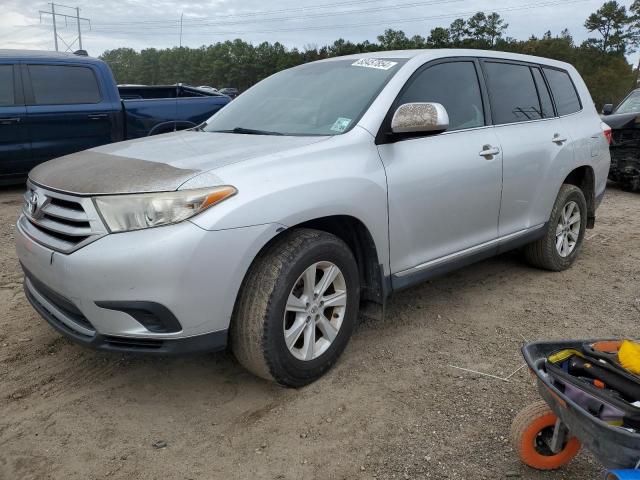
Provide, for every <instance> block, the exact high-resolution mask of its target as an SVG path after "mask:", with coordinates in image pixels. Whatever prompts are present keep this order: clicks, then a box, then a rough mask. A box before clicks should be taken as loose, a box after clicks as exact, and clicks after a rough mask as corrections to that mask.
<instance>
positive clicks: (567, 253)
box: [524, 184, 588, 272]
mask: <svg viewBox="0 0 640 480" xmlns="http://www.w3.org/2000/svg"><path fill="white" fill-rule="evenodd" d="M587 215H588V213H587V201H586V200H585V198H584V194H583V193H582V190H580V189H579V188H578V187H576V186H575V185H568V184H564V185H562V187H561V188H560V192H559V193H558V197H557V198H556V202H555V203H554V205H553V209H552V210H551V216H550V218H549V224H548V225H547V228H546V231H545V234H544V237H542V238H540V239H539V240H537V241H535V242H533V243H530V244H529V245H526V246H525V247H524V255H525V258H526V260H527V261H528V262H529V263H530V264H531V265H533V266H534V267H538V268H544V269H546V270H551V271H554V272H559V271H562V270H566V269H567V268H569V267H570V266H571V265H572V264H573V262H574V261H575V259H576V257H577V256H578V252H579V251H580V247H581V246H582V241H583V240H584V233H585V230H586V228H587Z"/></svg>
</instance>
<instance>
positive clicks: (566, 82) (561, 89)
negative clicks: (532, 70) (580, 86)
mask: <svg viewBox="0 0 640 480" xmlns="http://www.w3.org/2000/svg"><path fill="white" fill-rule="evenodd" d="M544 74H545V75H546V77H547V81H548V82H549V86H550V87H551V93H552V94H553V99H554V100H555V101H556V108H557V109H558V115H569V114H570V113H575V112H577V111H579V110H580V109H581V108H582V105H581V104H580V98H579V97H578V92H576V87H575V86H574V85H573V82H572V81H571V77H569V74H568V73H567V72H565V71H563V70H555V69H552V68H545V69H544Z"/></svg>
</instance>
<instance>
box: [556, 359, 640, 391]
mask: <svg viewBox="0 0 640 480" xmlns="http://www.w3.org/2000/svg"><path fill="white" fill-rule="evenodd" d="M568 373H569V374H571V375H575V376H585V377H589V378H592V379H594V380H600V381H601V382H603V383H604V384H605V386H607V387H608V388H611V389H613V390H615V391H617V392H618V393H620V395H621V396H622V397H623V398H624V399H625V400H627V401H628V402H630V403H633V402H637V401H638V400H640V384H638V383H635V382H633V381H632V380H629V379H627V378H624V377H622V376H620V375H618V374H616V373H615V372H612V371H610V370H607V369H606V368H604V367H601V366H599V365H596V364H595V363H593V362H590V361H588V360H585V359H584V358H580V357H578V356H573V357H571V359H569V368H568Z"/></svg>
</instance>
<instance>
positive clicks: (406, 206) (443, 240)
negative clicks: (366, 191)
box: [378, 60, 502, 273]
mask: <svg viewBox="0 0 640 480" xmlns="http://www.w3.org/2000/svg"><path fill="white" fill-rule="evenodd" d="M477 73H478V71H477V65H476V63H475V62H474V61H471V60H469V61H456V62H451V61H445V62H440V63H437V64H435V65H429V66H427V67H425V68H424V70H422V71H419V72H417V73H416V74H414V76H413V77H412V78H411V79H410V80H409V82H408V83H407V86H405V89H404V91H403V92H401V94H400V96H399V98H398V99H397V100H396V105H395V107H397V106H399V105H400V104H403V103H409V102H413V101H428V102H438V103H441V104H442V105H444V107H445V108H446V109H447V112H448V114H449V117H450V129H449V130H448V131H446V132H444V133H441V134H439V135H432V136H426V137H421V138H411V139H398V140H397V141H394V142H391V143H383V144H381V145H379V146H378V148H379V152H380V156H381V158H382V161H383V163H384V166H385V169H386V173H387V182H388V191H389V193H388V195H389V240H390V257H391V259H390V261H391V272H392V273H398V272H403V271H406V270H408V269H411V268H412V267H416V266H420V265H423V264H424V263H426V262H430V261H432V260H436V259H439V258H441V257H444V256H446V255H449V254H452V253H455V252H460V251H462V250H465V249H468V248H470V247H474V246H478V245H481V244H483V243H486V242H489V241H492V240H494V239H496V238H497V225H498V215H499V209H500V191H501V183H502V155H501V150H500V148H499V144H498V141H497V138H496V136H495V133H494V131H493V128H492V127H488V126H485V124H486V123H487V122H486V116H485V114H484V111H483V102H482V94H481V89H480V83H479V79H478V77H477ZM395 107H394V108H395Z"/></svg>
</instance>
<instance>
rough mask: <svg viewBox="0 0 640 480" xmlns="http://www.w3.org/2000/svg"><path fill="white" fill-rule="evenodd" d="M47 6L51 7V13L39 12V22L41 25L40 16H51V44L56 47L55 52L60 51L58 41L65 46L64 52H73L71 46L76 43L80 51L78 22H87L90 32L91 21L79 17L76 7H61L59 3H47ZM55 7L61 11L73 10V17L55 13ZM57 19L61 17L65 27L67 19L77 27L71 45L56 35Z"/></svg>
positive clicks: (80, 39)
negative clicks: (76, 33) (76, 34)
mask: <svg viewBox="0 0 640 480" xmlns="http://www.w3.org/2000/svg"><path fill="white" fill-rule="evenodd" d="M49 5H51V11H50V12H48V11H46V10H40V11H39V12H40V22H41V23H42V16H43V15H51V20H52V24H53V43H54V44H55V46H56V52H58V51H60V49H59V48H58V40H60V41H61V42H62V43H64V46H65V50H64V51H65V52H71V51H73V46H74V45H75V43H76V42H78V49H79V50H82V26H81V24H80V22H87V23H88V24H89V30H91V20H89V19H88V18H83V17H81V16H80V8H78V7H70V6H68V5H61V4H59V3H53V2H52V3H49ZM56 7H60V8H63V9H71V10H75V12H76V14H75V15H67V14H65V13H59V12H56ZM58 17H62V18H63V19H64V24H65V27H67V26H68V25H69V19H73V21H75V22H76V25H77V27H78V36H77V37H75V38H74V39H73V41H72V42H71V43H68V42H67V41H66V40H65V39H64V38H63V37H62V36H61V35H60V34H59V33H58V22H57V18H58Z"/></svg>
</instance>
